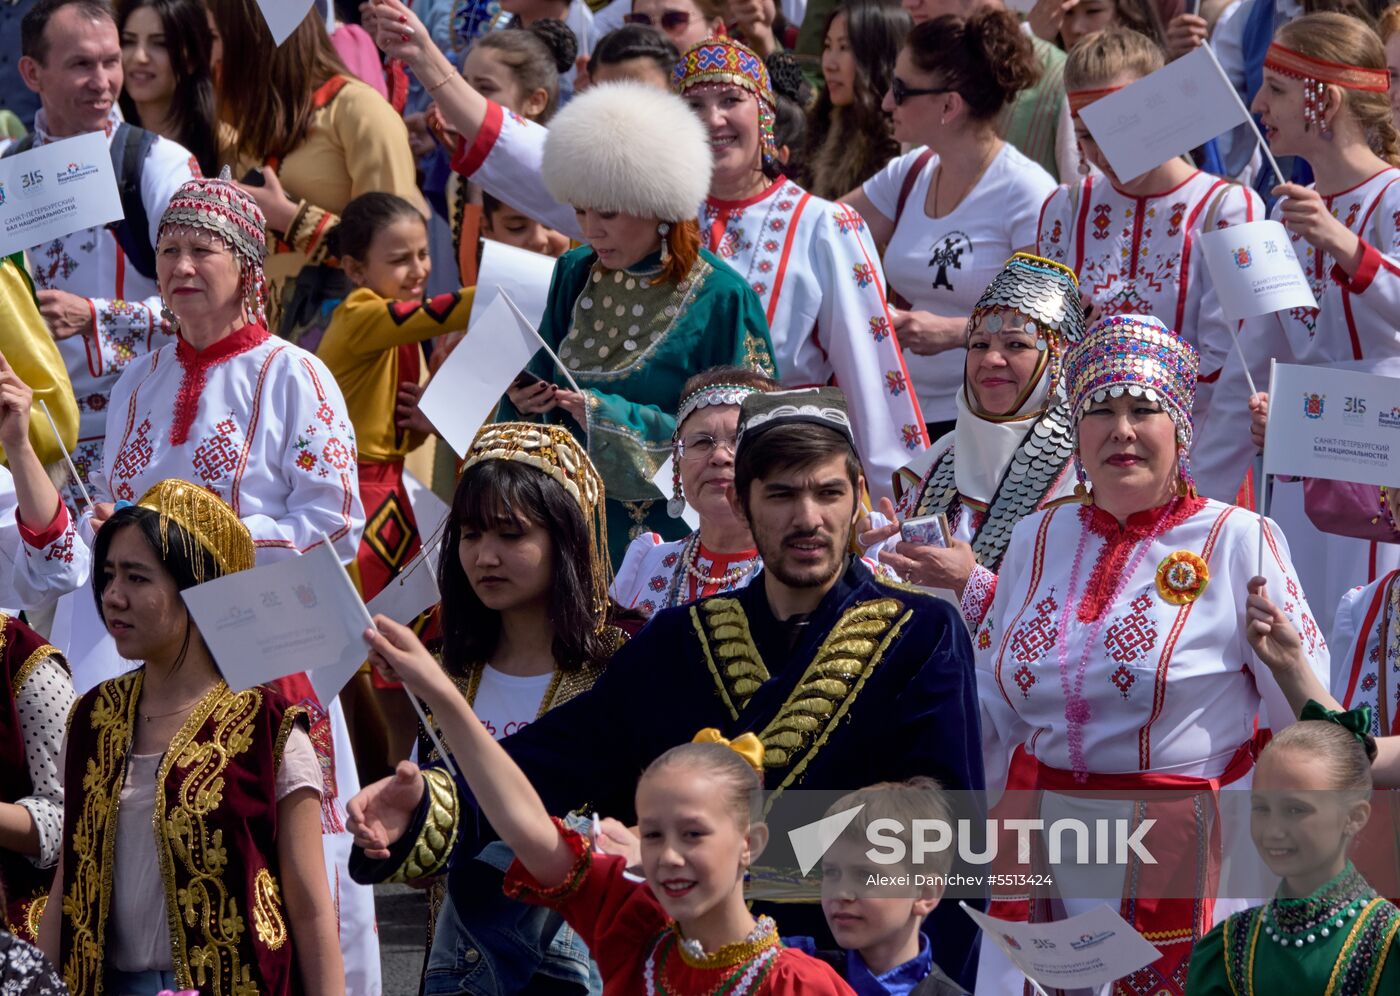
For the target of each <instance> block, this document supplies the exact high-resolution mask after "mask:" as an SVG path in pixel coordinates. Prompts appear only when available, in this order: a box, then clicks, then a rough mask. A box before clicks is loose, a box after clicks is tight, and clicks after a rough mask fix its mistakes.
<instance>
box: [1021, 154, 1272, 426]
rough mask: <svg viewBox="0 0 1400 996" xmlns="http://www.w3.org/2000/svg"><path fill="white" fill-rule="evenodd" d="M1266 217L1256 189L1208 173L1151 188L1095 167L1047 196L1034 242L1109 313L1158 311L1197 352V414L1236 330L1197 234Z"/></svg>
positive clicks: (1085, 294)
mask: <svg viewBox="0 0 1400 996" xmlns="http://www.w3.org/2000/svg"><path fill="white" fill-rule="evenodd" d="M1263 216H1264V204H1263V202H1262V201H1261V200H1260V199H1259V195H1258V194H1256V193H1254V191H1252V190H1250V189H1249V188H1248V187H1243V186H1240V185H1239V184H1237V183H1231V182H1230V181H1228V180H1222V179H1221V178H1220V177H1218V176H1212V175H1211V174H1209V173H1201V172H1197V173H1194V174H1193V175H1192V176H1191V177H1190V178H1189V179H1188V180H1186V181H1184V182H1183V183H1181V184H1179V185H1177V186H1176V187H1175V188H1173V189H1171V190H1168V191H1164V192H1163V193H1160V194H1153V195H1150V196H1147V197H1134V196H1130V195H1128V194H1125V193H1123V192H1122V191H1120V190H1118V189H1117V188H1116V187H1114V186H1113V184H1112V183H1110V182H1109V181H1108V180H1107V178H1105V177H1103V176H1090V177H1086V178H1085V179H1083V180H1080V181H1079V182H1078V183H1076V184H1074V185H1073V186H1065V187H1060V188H1059V189H1057V190H1056V191H1055V192H1054V193H1053V194H1051V195H1050V197H1049V198H1048V199H1047V200H1046V201H1045V206H1044V207H1043V208H1041V212H1040V232H1039V235H1038V236H1037V242H1036V244H1037V249H1038V251H1039V253H1040V255H1042V256H1044V257H1046V258H1047V259H1053V260H1055V261H1056V262H1059V263H1063V264H1065V265H1066V266H1068V267H1071V268H1072V269H1073V270H1074V272H1075V273H1077V274H1078V275H1079V290H1080V293H1081V294H1083V295H1084V296H1086V297H1088V298H1089V299H1090V300H1092V301H1093V302H1094V304H1096V305H1098V307H1099V309H1100V310H1101V311H1102V313H1103V315H1104V317H1110V316H1113V315H1156V316H1157V317H1158V318H1160V319H1161V320H1162V321H1163V322H1165V323H1166V324H1167V325H1168V326H1170V327H1171V328H1172V329H1173V330H1174V331H1176V332H1179V333H1180V334H1181V335H1183V336H1184V337H1185V338H1186V339H1187V340H1188V341H1189V342H1190V343H1191V344H1192V345H1193V346H1195V347H1196V348H1197V349H1198V350H1199V351H1200V353H1201V369H1200V380H1201V383H1200V385H1199V386H1198V388H1197V391H1196V408H1195V411H1196V418H1197V421H1199V420H1200V418H1201V415H1202V413H1203V412H1205V410H1206V408H1207V406H1208V404H1209V401H1210V394H1211V388H1212V387H1213V385H1214V383H1215V381H1216V379H1217V378H1218V377H1219V376H1220V370H1221V367H1223V366H1224V365H1225V359H1226V357H1227V356H1228V355H1229V353H1230V350H1231V349H1232V346H1231V342H1230V337H1231V334H1232V332H1233V331H1234V330H1233V328H1232V327H1231V325H1230V324H1229V323H1228V322H1226V320H1225V316H1224V315H1223V314H1222V313H1221V311H1220V304H1219V301H1218V299H1217V297H1216V294H1215V289H1214V287H1213V285H1212V284H1211V280H1210V274H1209V273H1208V272H1207V270H1206V266H1205V259H1204V257H1203V256H1202V255H1201V251H1200V248H1199V247H1198V246H1197V245H1196V242H1197V240H1198V239H1199V237H1200V234H1201V232H1202V231H1207V230H1214V229H1219V228H1225V227H1227V226H1229V225H1238V224H1242V223H1244V222H1249V221H1256V220H1258V219H1260V218H1262V217H1263Z"/></svg>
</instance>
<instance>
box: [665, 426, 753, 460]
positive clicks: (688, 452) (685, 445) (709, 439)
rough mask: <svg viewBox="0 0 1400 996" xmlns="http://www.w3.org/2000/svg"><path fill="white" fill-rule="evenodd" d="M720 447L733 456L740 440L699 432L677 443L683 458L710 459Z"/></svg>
mask: <svg viewBox="0 0 1400 996" xmlns="http://www.w3.org/2000/svg"><path fill="white" fill-rule="evenodd" d="M720 447H723V448H724V449H726V450H728V451H729V455H730V456H733V455H734V454H735V453H736V452H737V451H738V448H739V440H737V439H735V438H734V437H732V436H731V437H729V438H727V439H719V438H717V437H715V436H711V435H710V434H709V433H706V432H697V433H695V434H693V435H690V436H686V437H685V438H684V439H681V440H679V441H678V442H677V443H676V448H677V449H678V450H680V454H681V459H682V460H708V459H710V457H712V456H714V454H715V450H717V449H719V448H720Z"/></svg>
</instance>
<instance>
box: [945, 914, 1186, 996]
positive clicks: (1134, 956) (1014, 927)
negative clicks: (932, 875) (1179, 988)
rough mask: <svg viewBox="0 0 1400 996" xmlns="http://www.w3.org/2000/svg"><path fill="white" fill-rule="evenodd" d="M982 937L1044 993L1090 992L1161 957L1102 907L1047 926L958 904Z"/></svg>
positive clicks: (1122, 922) (1129, 927)
mask: <svg viewBox="0 0 1400 996" xmlns="http://www.w3.org/2000/svg"><path fill="white" fill-rule="evenodd" d="M959 905H960V906H962V908H963V909H964V910H966V911H967V915H968V916H970V917H972V919H973V920H975V921H976V922H977V926H979V927H981V928H982V933H983V936H985V937H987V938H988V939H990V940H991V941H992V942H993V943H994V944H996V946H997V947H999V948H1001V950H1002V951H1004V952H1005V953H1006V957H1008V958H1010V959H1011V961H1012V962H1013V963H1014V964H1015V965H1016V967H1017V968H1019V969H1020V970H1021V973H1022V974H1023V975H1025V976H1026V978H1028V979H1033V980H1035V981H1036V982H1038V983H1040V984H1041V985H1042V986H1045V987H1046V988H1047V989H1054V988H1059V989H1094V988H1097V987H1098V986H1102V985H1107V984H1108V983H1110V982H1112V981H1114V980H1115V979H1121V978H1122V977H1123V976H1125V975H1129V974H1131V973H1133V972H1136V971H1137V970H1138V969H1140V968H1142V967H1143V966H1144V965H1150V964H1152V963H1153V962H1154V961H1156V960H1157V959H1158V958H1160V957H1161V956H1162V952H1160V951H1158V950H1157V948H1155V947H1154V946H1153V945H1152V944H1150V943H1148V941H1147V939H1146V938H1144V937H1143V936H1142V935H1141V934H1139V933H1138V932H1137V931H1136V930H1134V929H1133V928H1132V927H1131V926H1129V925H1128V922H1127V921H1126V920H1124V919H1123V918H1122V917H1121V916H1119V915H1118V914H1117V912H1115V911H1114V910H1112V909H1110V908H1109V907H1108V906H1107V905H1104V906H1097V907H1095V908H1094V909H1091V910H1090V911H1089V912H1087V913H1081V914H1079V915H1078V916H1072V917H1070V918H1069V919H1067V920H1056V921H1054V922H1052V923H1022V922H1019V921H1017V922H1012V921H1008V920H998V919H997V918H996V917H992V916H988V915H987V914H985V913H979V912H978V911H977V910H975V909H973V908H972V907H970V906H968V905H967V903H959Z"/></svg>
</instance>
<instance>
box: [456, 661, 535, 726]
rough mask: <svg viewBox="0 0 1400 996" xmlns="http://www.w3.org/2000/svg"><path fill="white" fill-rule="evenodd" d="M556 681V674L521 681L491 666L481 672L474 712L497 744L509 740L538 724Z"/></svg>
mask: <svg viewBox="0 0 1400 996" xmlns="http://www.w3.org/2000/svg"><path fill="white" fill-rule="evenodd" d="M553 680H554V672H552V671H547V672H545V673H544V674H532V675H527V676H525V677H520V676H518V675H514V674H505V673H504V672H502V671H497V670H496V669H495V668H494V667H492V666H491V665H489V664H488V665H487V666H486V667H485V668H483V669H482V671H481V683H480V684H478V685H477V686H476V700H475V701H474V702H473V703H472V711H473V712H475V713H476V715H477V718H478V719H480V720H481V722H482V725H484V726H485V727H486V729H487V730H488V731H489V732H490V734H491V736H493V737H495V738H496V739H497V740H500V739H501V738H502V737H508V736H510V735H511V734H512V733H515V732H516V731H517V730H522V729H524V728H525V727H527V726H529V725H530V724H531V723H533V722H534V721H535V717H536V716H538V715H539V714H540V704H541V703H542V702H544V694H545V692H547V691H549V684H550V682H552V681H553Z"/></svg>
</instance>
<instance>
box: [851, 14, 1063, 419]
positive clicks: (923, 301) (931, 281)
mask: <svg viewBox="0 0 1400 996" xmlns="http://www.w3.org/2000/svg"><path fill="white" fill-rule="evenodd" d="M1036 73H1037V70H1036V62H1035V51H1034V49H1033V48H1032V47H1031V43H1030V40H1029V39H1027V38H1026V36H1025V35H1023V34H1022V33H1021V30H1020V28H1019V26H1018V25H1017V23H1016V19H1015V18H1014V17H1012V16H1011V15H1010V14H1008V13H1006V11H1004V10H990V9H987V10H982V11H979V12H978V13H976V14H974V15H972V16H971V17H969V18H966V19H964V18H962V17H959V16H957V15H953V14H948V15H944V16H942V17H936V18H934V19H933V20H931V21H926V22H924V23H923V24H919V25H916V26H915V28H914V30H913V31H911V32H910V33H909V38H908V40H907V41H906V42H905V43H904V48H903V49H901V50H900V53H899V57H898V58H897V59H896V60H895V67H894V80H893V82H892V83H891V84H890V90H889V93H888V94H886V96H885V103H884V108H885V111H886V112H888V113H890V114H892V116H893V118H894V137H895V138H896V139H897V140H898V141H900V142H907V143H912V144H914V145H917V146H922V148H916V149H914V151H912V152H910V153H908V154H907V155H905V156H901V157H900V158H898V159H895V160H894V161H893V162H891V163H890V164H889V165H888V166H886V167H885V169H884V170H882V171H881V172H879V173H877V174H876V175H875V176H873V177H871V178H870V179H869V180H867V181H866V182H865V184H864V185H863V186H862V187H860V188H859V189H857V190H853V191H852V192H851V193H849V194H847V195H846V196H845V197H843V198H842V200H843V201H845V202H846V203H847V204H849V205H850V206H851V207H853V208H855V209H856V210H857V211H859V212H860V214H861V216H862V217H863V218H865V220H866V222H867V223H868V224H869V225H870V232H871V234H872V235H873V236H874V237H875V241H876V242H878V243H880V244H881V245H884V246H885V257H884V259H885V275H886V278H887V279H888V280H889V283H890V301H891V305H892V307H891V311H892V312H893V314H894V325H895V332H896V333H897V334H898V336H899V341H900V343H901V345H902V346H903V347H904V349H905V351H906V352H908V353H913V354H915V355H914V356H911V357H908V363H909V372H910V374H911V375H912V377H913V386H914V390H915V391H916V392H917V394H918V398H919V405H920V406H921V407H922V409H923V414H924V418H925V419H926V420H927V422H928V429H929V436H930V438H933V439H937V438H938V437H939V436H941V435H944V434H945V433H946V432H948V431H951V429H952V428H953V423H954V421H955V420H956V419H957V414H958V409H957V400H956V399H957V393H958V390H959V389H960V388H961V387H962V380H963V363H964V358H965V353H966V351H965V349H964V348H963V347H964V341H965V337H966V331H967V320H968V315H969V314H970V313H971V312H972V307H973V305H974V304H976V303H977V298H978V297H979V295H981V293H982V291H983V289H984V288H985V287H986V286H987V285H988V284H989V283H991V281H992V278H993V277H995V276H996V275H997V274H998V273H999V272H1000V271H1001V267H1002V263H1003V262H1004V261H1005V260H1006V259H1007V258H1008V257H1009V256H1010V255H1011V254H1012V253H1013V252H1015V251H1016V250H1018V249H1022V248H1025V247H1028V246H1033V245H1034V244H1035V229H1036V221H1037V219H1038V217H1039V214H1040V206H1041V204H1043V203H1044V202H1045V198H1046V197H1048V196H1049V195H1050V192H1051V191H1052V190H1054V189H1055V181H1054V180H1053V179H1051V177H1050V174H1049V173H1047V172H1045V170H1044V169H1042V168H1041V167H1040V166H1039V165H1037V164H1036V163H1035V162H1033V161H1032V160H1030V159H1027V158H1026V157H1025V156H1024V155H1022V154H1021V153H1020V152H1018V151H1017V150H1016V149H1015V148H1014V147H1012V146H1011V145H1010V144H1008V143H1007V142H1004V141H1003V140H1002V139H1001V138H1000V136H999V135H998V134H997V123H998V121H999V119H1000V116H1001V112H1002V110H1003V109H1004V108H1005V107H1006V105H1007V104H1009V103H1010V102H1011V100H1012V98H1014V97H1015V96H1016V94H1017V93H1019V92H1020V91H1021V90H1024V89H1025V88H1026V87H1028V86H1030V85H1031V84H1033V83H1034V82H1035V80H1036Z"/></svg>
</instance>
